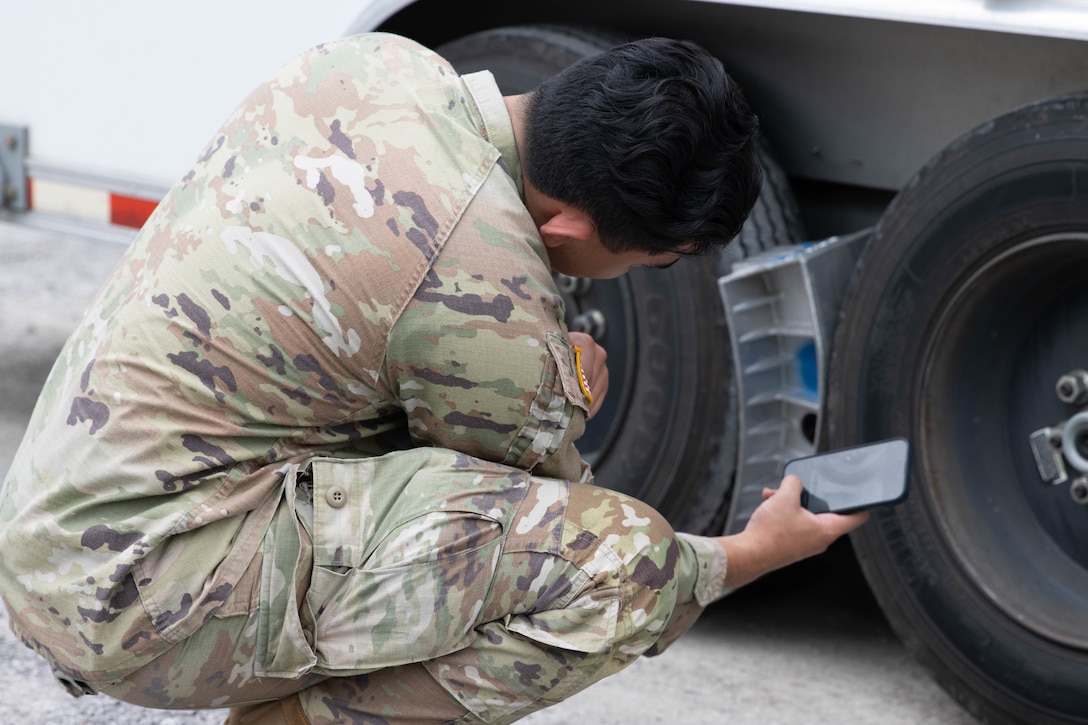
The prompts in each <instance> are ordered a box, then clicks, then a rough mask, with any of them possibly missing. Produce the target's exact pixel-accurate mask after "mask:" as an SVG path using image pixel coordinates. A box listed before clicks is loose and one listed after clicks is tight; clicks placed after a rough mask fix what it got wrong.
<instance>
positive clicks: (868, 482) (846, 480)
mask: <svg viewBox="0 0 1088 725" xmlns="http://www.w3.org/2000/svg"><path fill="white" fill-rule="evenodd" d="M790 474H792V475H795V476H797V477H798V478H800V479H801V485H802V486H804V491H802V493H801V505H802V506H804V507H805V508H807V509H808V510H809V511H812V512H813V513H825V512H829V511H830V512H834V513H849V512H851V511H859V510H861V509H867V508H871V507H873V506H879V505H881V504H890V503H898V502H900V501H902V500H903V499H904V498H906V496H907V488H908V485H909V481H910V442H909V441H907V439H906V438H892V439H890V440H886V441H880V442H878V443H866V444H865V445H860V446H853V447H851V448H842V449H839V450H835V451H828V452H826V453H821V454H819V455H815V456H809V457H807V458H797V459H795V460H792V461H790V462H789V463H787V464H786V469H785V471H784V472H783V476H788V475H790Z"/></svg>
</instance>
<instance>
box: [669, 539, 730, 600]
mask: <svg viewBox="0 0 1088 725" xmlns="http://www.w3.org/2000/svg"><path fill="white" fill-rule="evenodd" d="M676 536H677V538H678V539H680V541H681V542H683V543H684V544H687V545H688V546H690V547H691V549H692V551H693V552H694V554H695V561H696V562H697V564H698V570H697V572H696V575H695V592H694V595H695V599H696V601H698V602H699V606H702V607H705V606H707V605H709V604H710V603H711V602H713V601H715V600H717V599H720V598H721V597H722V595H724V594H725V593H726V592H725V572H726V569H727V567H728V564H729V562H728V560H727V558H726V555H725V549H724V548H722V545H721V544H719V543H718V542H717V541H715V540H714V539H711V538H708V537H706V536H695V535H694V534H684V533H680V532H677V534H676Z"/></svg>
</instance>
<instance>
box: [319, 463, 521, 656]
mask: <svg viewBox="0 0 1088 725" xmlns="http://www.w3.org/2000/svg"><path fill="white" fill-rule="evenodd" d="M478 466H482V467H484V468H485V469H486V468H489V467H490V464H486V463H484V462H482V461H476V460H475V459H470V458H468V457H466V456H462V455H460V454H457V453H454V452H452V451H445V450H441V449H413V450H409V451H399V452H396V453H391V454H388V455H386V456H381V457H378V458H368V459H358V460H336V459H318V460H316V461H315V462H314V463H313V482H314V489H313V494H314V498H313V500H314V529H313V539H314V542H313V543H314V567H313V572H312V578H311V584H310V589H309V592H308V594H307V597H306V606H305V608H304V613H303V616H304V617H305V618H308V619H309V620H310V621H309V622H307V625H308V629H310V631H312V632H313V635H314V637H313V648H314V652H315V654H316V656H317V669H318V671H323V672H325V673H328V674H336V675H347V674H350V673H363V672H368V671H371V670H375V669H379V668H382V667H391V666H396V665H402V664H407V663H410V662H418V661H421V660H427V659H433V658H435V657H440V656H442V655H444V654H448V653H449V652H453V651H455V650H457V649H460V648H462V647H464V646H465V645H466V644H467V643H468V641H470V638H471V636H472V630H473V628H474V627H475V626H476V625H477V624H478V619H479V616H480V613H481V610H482V609H483V605H484V602H485V601H486V600H487V597H488V593H489V591H490V587H491V583H492V580H493V578H494V573H495V570H496V568H497V566H498V561H499V557H500V555H501V553H502V548H503V540H504V532H505V530H506V529H507V528H508V526H509V521H510V520H511V519H512V517H513V514H514V511H515V510H516V504H517V502H519V501H520V500H521V498H522V497H524V494H525V490H526V481H525V480H524V478H523V477H522V476H521V475H520V474H518V473H517V472H511V471H510V469H502V473H501V475H499V474H498V473H496V475H494V476H492V475H487V474H482V473H481V470H480V468H479V467H478Z"/></svg>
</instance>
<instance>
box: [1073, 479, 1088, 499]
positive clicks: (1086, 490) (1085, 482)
mask: <svg viewBox="0 0 1088 725" xmlns="http://www.w3.org/2000/svg"><path fill="white" fill-rule="evenodd" d="M1069 495H1070V496H1072V497H1073V500H1074V501H1076V502H1077V503H1079V504H1080V505H1081V506H1084V505H1085V504H1088V478H1084V477H1083V476H1081V477H1080V478H1075V479H1073V482H1072V483H1070V484H1069Z"/></svg>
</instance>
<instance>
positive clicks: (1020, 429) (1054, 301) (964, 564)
mask: <svg viewBox="0 0 1088 725" xmlns="http://www.w3.org/2000/svg"><path fill="white" fill-rule="evenodd" d="M1086 284H1088V234H1085V233H1080V232H1076V233H1060V234H1052V235H1047V236H1037V237H1033V238H1030V239H1025V240H1021V241H1020V242H1018V243H1016V244H1014V245H1013V246H1011V247H1009V248H1008V249H1007V250H1006V251H1004V252H1003V253H1002V254H1000V255H998V256H996V257H993V258H991V259H989V260H987V261H986V262H985V263H984V264H983V265H982V266H981V267H979V268H977V269H976V270H975V271H974V272H973V273H972V274H971V275H970V276H969V277H968V278H967V279H966V280H965V281H964V283H963V284H960V285H958V286H957V287H956V291H955V293H954V294H953V295H952V296H951V299H950V300H949V301H948V302H947V303H945V304H943V305H941V307H940V309H942V310H943V315H942V317H941V318H940V319H939V321H938V323H937V325H935V326H934V327H933V328H931V329H932V332H931V333H930V335H929V336H928V339H927V341H926V344H925V346H924V353H923V355H924V367H923V371H924V372H923V374H922V376H921V378H920V385H919V387H918V388H917V389H916V390H917V392H916V395H915V400H916V401H918V407H917V408H916V411H917V414H918V416H919V417H918V424H917V426H916V427H917V430H918V431H919V432H918V436H919V437H920V438H921V441H920V442H921V445H920V446H918V450H919V456H920V458H921V460H920V461H918V463H919V464H920V466H921V468H922V469H923V470H922V476H923V477H924V481H925V484H926V485H925V486H924V488H923V490H922V491H920V492H919V494H920V496H921V499H922V500H921V504H922V505H924V506H927V507H929V508H930V509H931V510H932V514H933V515H934V518H935V519H936V520H937V521H938V522H939V527H940V528H939V530H940V532H941V535H942V536H943V537H944V538H945V542H946V544H947V545H948V547H949V549H950V550H951V551H952V553H953V556H954V558H955V561H956V562H957V564H958V565H959V566H960V567H961V568H962V570H963V572H964V573H965V575H966V578H967V580H968V581H970V582H971V583H972V584H973V585H974V586H975V587H977V589H978V590H979V591H980V592H982V593H983V594H984V595H985V597H986V599H988V601H989V602H990V604H992V605H993V606H994V607H996V608H997V610H999V611H1000V612H1001V613H1003V614H1004V615H1005V616H1006V617H1008V618H1009V619H1010V620H1012V621H1013V622H1015V623H1016V624H1017V625H1019V626H1022V627H1026V628H1027V629H1029V630H1031V631H1033V632H1035V633H1036V634H1038V635H1040V636H1042V637H1045V638H1047V639H1050V640H1052V641H1054V642H1056V643H1060V644H1064V645H1067V646H1071V647H1075V648H1080V649H1088V628H1086V627H1085V611H1086V604H1088V507H1086V506H1083V505H1079V504H1077V503H1076V502H1074V501H1073V499H1072V497H1071V496H1070V491H1069V486H1068V484H1062V485H1056V486H1051V485H1048V484H1046V483H1044V482H1043V481H1042V480H1041V478H1040V475H1039V473H1038V469H1037V467H1036V464H1035V460H1034V458H1033V455H1032V452H1031V448H1030V446H1029V443H1028V437H1029V435H1030V434H1031V433H1032V432H1033V431H1036V430H1039V429H1041V428H1043V427H1047V426H1054V425H1056V424H1058V423H1060V422H1061V421H1064V420H1065V419H1067V418H1068V417H1069V416H1070V415H1072V414H1073V413H1075V412H1076V410H1077V409H1076V407H1075V406H1072V405H1069V404H1066V403H1063V402H1061V401H1060V400H1059V399H1058V397H1057V396H1056V394H1055V390H1054V386H1055V382H1056V381H1057V380H1058V378H1059V377H1060V376H1061V375H1062V374H1064V373H1066V372H1068V371H1069V370H1070V369H1071V368H1079V367H1088V336H1085V335H1084V334H1083V331H1084V330H1085V329H1088V295H1085V294H1084V293H1083V290H1084V289H1085V285H1086ZM1078 333H1079V334H1078Z"/></svg>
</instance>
